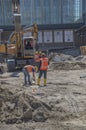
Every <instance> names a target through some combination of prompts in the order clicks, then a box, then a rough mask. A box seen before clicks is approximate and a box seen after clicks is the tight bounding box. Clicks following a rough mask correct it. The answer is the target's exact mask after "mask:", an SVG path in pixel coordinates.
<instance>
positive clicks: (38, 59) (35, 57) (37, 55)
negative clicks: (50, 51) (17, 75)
mask: <svg viewBox="0 0 86 130" xmlns="http://www.w3.org/2000/svg"><path fill="white" fill-rule="evenodd" d="M39 56H40V55H39V54H35V56H34V59H35V61H36V62H39V61H40V57H39Z"/></svg>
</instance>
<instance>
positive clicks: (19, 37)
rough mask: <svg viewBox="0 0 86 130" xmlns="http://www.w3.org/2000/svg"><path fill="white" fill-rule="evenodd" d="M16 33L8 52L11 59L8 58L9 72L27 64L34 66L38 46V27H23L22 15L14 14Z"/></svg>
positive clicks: (12, 35) (11, 37)
mask: <svg viewBox="0 0 86 130" xmlns="http://www.w3.org/2000/svg"><path fill="white" fill-rule="evenodd" d="M14 23H15V31H14V32H12V34H11V35H10V37H9V40H8V42H9V43H10V44H8V45H7V51H8V52H10V53H11V57H10V58H7V68H8V71H14V70H15V68H22V67H23V66H24V65H26V64H34V53H35V50H36V45H37V34H38V27H37V25H36V24H34V25H32V26H30V27H24V28H22V26H21V14H18V13H16V14H14Z"/></svg>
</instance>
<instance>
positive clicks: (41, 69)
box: [37, 53, 49, 86]
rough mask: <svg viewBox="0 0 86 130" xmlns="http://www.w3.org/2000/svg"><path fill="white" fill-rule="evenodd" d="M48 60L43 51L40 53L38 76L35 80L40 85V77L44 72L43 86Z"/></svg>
mask: <svg viewBox="0 0 86 130" xmlns="http://www.w3.org/2000/svg"><path fill="white" fill-rule="evenodd" d="M48 64H49V60H48V58H47V57H46V55H45V53H42V55H41V58H40V66H39V76H38V80H37V84H38V85H39V86H40V79H41V77H42V75H43V74H44V86H46V79H47V70H48Z"/></svg>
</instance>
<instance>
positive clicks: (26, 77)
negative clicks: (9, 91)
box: [23, 65, 36, 85]
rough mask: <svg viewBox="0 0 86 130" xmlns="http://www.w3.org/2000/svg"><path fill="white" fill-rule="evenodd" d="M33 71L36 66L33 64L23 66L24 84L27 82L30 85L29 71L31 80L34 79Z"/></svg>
mask: <svg viewBox="0 0 86 130" xmlns="http://www.w3.org/2000/svg"><path fill="white" fill-rule="evenodd" d="M35 71H36V67H35V66H33V65H26V66H24V68H23V73H24V85H27V82H28V83H29V85H31V84H32V83H31V80H30V72H32V76H33V80H34V81H35Z"/></svg>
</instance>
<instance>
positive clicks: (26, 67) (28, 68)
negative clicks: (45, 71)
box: [24, 65, 34, 72]
mask: <svg viewBox="0 0 86 130" xmlns="http://www.w3.org/2000/svg"><path fill="white" fill-rule="evenodd" d="M24 68H25V69H26V70H27V71H28V72H32V71H33V69H34V66H32V65H27V66H25V67H24Z"/></svg>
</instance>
